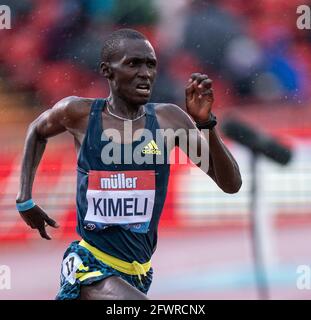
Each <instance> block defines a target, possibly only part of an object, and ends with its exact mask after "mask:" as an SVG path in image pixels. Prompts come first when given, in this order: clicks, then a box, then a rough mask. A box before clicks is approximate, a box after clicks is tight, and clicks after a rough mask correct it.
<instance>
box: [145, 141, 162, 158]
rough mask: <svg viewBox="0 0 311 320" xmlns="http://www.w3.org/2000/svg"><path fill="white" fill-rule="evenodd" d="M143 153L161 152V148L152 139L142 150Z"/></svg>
mask: <svg viewBox="0 0 311 320" xmlns="http://www.w3.org/2000/svg"><path fill="white" fill-rule="evenodd" d="M142 153H143V154H157V155H160V154H161V150H159V148H158V146H157V144H156V143H155V142H154V140H151V141H150V142H149V143H148V144H147V145H146V146H145V147H144V148H143V150H142Z"/></svg>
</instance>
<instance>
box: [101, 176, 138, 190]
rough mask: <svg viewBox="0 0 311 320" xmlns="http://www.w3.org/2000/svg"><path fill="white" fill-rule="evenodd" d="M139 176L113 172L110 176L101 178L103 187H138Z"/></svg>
mask: <svg viewBox="0 0 311 320" xmlns="http://www.w3.org/2000/svg"><path fill="white" fill-rule="evenodd" d="M136 181H137V177H126V176H125V174H124V173H117V174H112V175H111V176H110V178H101V179H100V184H101V188H102V189H131V188H134V189H135V188H136Z"/></svg>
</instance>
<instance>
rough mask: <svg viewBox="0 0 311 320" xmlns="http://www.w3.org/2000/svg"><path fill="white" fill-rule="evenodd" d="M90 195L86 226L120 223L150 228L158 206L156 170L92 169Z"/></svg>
mask: <svg viewBox="0 0 311 320" xmlns="http://www.w3.org/2000/svg"><path fill="white" fill-rule="evenodd" d="M86 198H87V202H88V209H87V213H86V216H85V221H84V225H85V228H86V229H88V230H94V229H96V228H100V229H104V228H106V227H108V226H112V225H120V226H121V227H123V228H125V229H130V230H131V231H133V232H147V231H148V226H149V223H150V220H151V217H152V212H153V207H154V198H155V172H154V170H144V171H118V172H116V171H93V170H92V171H89V183H88V190H87V193H86Z"/></svg>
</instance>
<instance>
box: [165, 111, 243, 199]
mask: <svg viewBox="0 0 311 320" xmlns="http://www.w3.org/2000/svg"><path fill="white" fill-rule="evenodd" d="M161 109H162V111H159V115H160V121H161V127H162V128H164V129H165V128H172V129H173V130H174V131H177V130H178V129H180V128H183V129H185V135H186V139H187V143H186V144H185V143H180V138H182V137H181V136H179V138H178V139H177V140H176V144H177V145H178V146H180V147H181V149H182V150H183V151H184V152H185V153H186V154H187V156H188V157H189V158H190V159H191V160H192V162H193V163H194V164H195V165H197V166H198V167H199V168H200V169H201V170H202V171H203V172H205V173H206V174H207V175H209V176H210V177H211V178H212V179H213V180H214V181H215V182H216V184H217V185H218V186H219V187H220V188H221V189H222V190H223V191H224V192H226V193H236V192H238V191H239V189H240V187H241V184H242V180H241V175H240V171H239V166H238V164H237V162H236V161H235V159H234V157H233V155H232V154H231V153H230V151H229V150H228V148H227V147H226V146H225V144H224V143H223V141H222V140H221V138H220V136H219V134H218V132H217V130H216V129H215V128H213V129H212V130H207V129H205V130H202V131H201V132H200V131H199V130H198V129H197V127H196V125H195V123H194V121H193V120H192V119H191V117H190V116H189V115H188V114H187V113H186V112H184V111H183V110H182V109H181V108H179V107H178V106H176V105H165V106H163V107H162V108H161Z"/></svg>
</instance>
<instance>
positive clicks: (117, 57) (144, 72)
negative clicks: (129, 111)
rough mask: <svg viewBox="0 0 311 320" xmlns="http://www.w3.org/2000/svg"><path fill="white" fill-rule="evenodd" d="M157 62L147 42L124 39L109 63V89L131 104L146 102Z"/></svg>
mask: <svg viewBox="0 0 311 320" xmlns="http://www.w3.org/2000/svg"><path fill="white" fill-rule="evenodd" d="M156 66H157V60H156V55H155V52H154V49H153V47H152V46H151V44H150V42H149V41H147V40H141V39H126V40H123V41H121V43H120V49H119V51H118V52H117V53H116V54H114V55H113V57H112V58H111V61H110V67H111V71H112V77H111V79H110V80H111V82H110V84H111V89H112V91H113V93H114V94H117V95H118V96H119V97H120V98H122V99H123V100H124V101H127V102H129V103H131V104H134V105H135V104H138V105H141V104H145V103H147V102H148V100H149V98H150V95H151V90H152V86H153V82H154V80H155V76H156Z"/></svg>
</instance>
